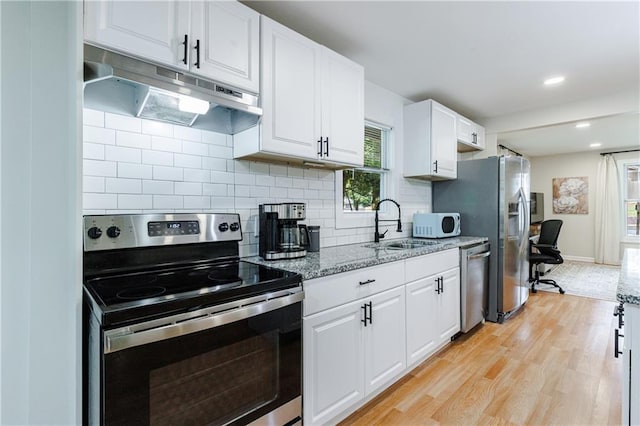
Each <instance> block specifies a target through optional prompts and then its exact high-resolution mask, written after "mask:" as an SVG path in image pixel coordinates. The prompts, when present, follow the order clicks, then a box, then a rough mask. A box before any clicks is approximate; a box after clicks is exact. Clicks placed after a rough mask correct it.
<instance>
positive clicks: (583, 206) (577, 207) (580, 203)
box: [552, 176, 589, 214]
mask: <svg viewBox="0 0 640 426" xmlns="http://www.w3.org/2000/svg"><path fill="white" fill-rule="evenodd" d="M552 181H553V182H552V184H553V213H554V214H588V213H589V177H588V176H584V177H566V178H553V179H552Z"/></svg>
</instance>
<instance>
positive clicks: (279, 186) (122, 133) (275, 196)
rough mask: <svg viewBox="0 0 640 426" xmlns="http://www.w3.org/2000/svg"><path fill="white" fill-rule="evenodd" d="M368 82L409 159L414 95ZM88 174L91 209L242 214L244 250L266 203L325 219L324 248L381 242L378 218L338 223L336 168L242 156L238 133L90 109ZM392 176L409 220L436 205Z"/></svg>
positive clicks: (372, 109) (382, 119)
mask: <svg viewBox="0 0 640 426" xmlns="http://www.w3.org/2000/svg"><path fill="white" fill-rule="evenodd" d="M365 88H366V90H365V116H366V118H367V119H372V120H375V121H377V122H379V123H381V124H385V125H388V126H391V127H393V134H394V138H395V139H396V140H395V145H394V147H395V148H394V152H393V157H394V163H395V164H402V157H401V155H402V150H401V148H402V146H401V141H402V106H403V104H404V102H406V100H404V99H403V98H401V97H399V96H397V95H395V94H393V93H391V92H389V91H387V90H385V89H382V88H380V87H378V86H375V85H373V84H369V83H367V84H366V86H365ZM83 174H84V177H83V185H84V189H83V210H84V214H105V213H142V212H237V213H239V214H240V215H241V219H242V229H243V241H242V243H241V246H240V248H241V252H240V254H241V255H242V256H250V255H255V254H257V251H258V248H257V238H256V234H257V229H256V222H255V218H256V217H257V214H258V205H259V204H262V203H271V202H287V201H303V202H305V203H307V220H306V221H305V223H307V224H309V225H320V227H321V232H320V234H321V246H322V247H326V246H333V245H341V244H350V243H358V242H366V241H372V240H373V216H372V215H370V217H369V218H368V219H366V220H364V221H363V222H362V223H360V224H359V225H358V226H356V227H350V228H344V227H342V226H340V224H339V223H338V224H336V188H335V174H334V172H332V171H327V170H318V169H312V168H308V169H305V168H302V167H298V166H286V165H282V164H269V163H264V162H254V161H246V160H234V159H233V138H232V137H231V136H227V135H222V134H218V133H214V132H208V131H202V130H198V129H192V128H188V127H183V126H174V125H170V124H165V123H160V122H154V121H151V120H144V119H138V118H135V117H127V116H121V115H115V114H111V113H105V112H101V111H95V110H89V109H85V111H84V163H83ZM393 174H394V189H393V192H394V197H395V198H396V199H397V201H398V202H399V203H400V204H401V205H402V211H403V217H404V219H405V222H407V221H408V220H410V218H411V215H412V213H413V212H414V211H416V210H418V209H422V210H426V209H428V208H430V200H431V193H430V189H431V184H430V183H428V182H424V181H414V180H408V179H404V178H402V176H401V173H400V172H399V171H398V170H396V171H395V172H394V173H393ZM391 214H392V215H393V214H394V212H391ZM338 221H339V219H338ZM388 227H389V228H392V227H393V225H392V224H389V225H388ZM403 229H404V232H403V233H401V234H398V233H395V232H394V231H393V230H391V231H390V233H389V234H388V235H389V237H402V236H409V235H411V227H410V226H409V223H406V226H405V227H404V228H403Z"/></svg>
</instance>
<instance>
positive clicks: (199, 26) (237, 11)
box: [84, 0, 260, 93]
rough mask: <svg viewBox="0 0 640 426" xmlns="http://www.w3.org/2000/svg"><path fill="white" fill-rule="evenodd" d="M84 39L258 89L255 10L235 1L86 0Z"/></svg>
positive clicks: (257, 39) (257, 21)
mask: <svg viewBox="0 0 640 426" xmlns="http://www.w3.org/2000/svg"><path fill="white" fill-rule="evenodd" d="M84 8H85V12H84V13H85V15H84V22H85V25H84V32H85V41H87V42H89V43H92V44H96V45H98V46H102V47H105V48H107V49H112V50H116V51H119V52H122V53H124V54H127V55H132V56H136V57H139V58H140V59H143V60H148V61H151V62H156V63H160V64H164V65H168V66H170V67H172V68H177V69H182V70H188V71H190V72H192V73H194V74H199V75H201V76H204V77H207V78H210V79H213V80H216V81H219V82H221V83H226V84H229V85H231V86H234V87H237V88H240V89H245V90H248V91H250V92H253V93H258V92H259V83H260V69H259V66H260V64H259V56H260V55H259V51H258V49H259V48H260V43H259V37H260V35H259V30H260V21H259V19H260V15H259V14H258V13H257V12H255V11H254V10H252V9H250V8H248V7H247V6H245V5H243V4H241V3H238V2H234V1H203V2H189V1H179V0H178V1H161V2H156V1H153V2H152V1H139V2H138V1H117V0H96V1H86V2H85V5H84Z"/></svg>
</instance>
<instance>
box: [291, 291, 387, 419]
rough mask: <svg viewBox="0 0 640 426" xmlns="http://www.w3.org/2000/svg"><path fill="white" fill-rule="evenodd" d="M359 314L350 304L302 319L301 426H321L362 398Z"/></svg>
mask: <svg viewBox="0 0 640 426" xmlns="http://www.w3.org/2000/svg"><path fill="white" fill-rule="evenodd" d="M363 312H364V310H363V309H362V303H361V302H353V303H349V304H346V305H342V306H339V307H337V308H333V309H329V310H327V311H323V312H321V313H318V314H315V315H311V316H309V317H305V318H304V319H303V339H304V340H303V341H304V349H303V361H304V375H303V383H304V384H303V386H304V419H305V423H307V424H325V423H327V421H328V420H330V419H332V418H333V417H335V416H336V415H338V414H339V413H341V412H342V411H344V410H345V409H346V408H348V407H349V406H351V405H352V404H354V403H356V402H357V401H359V400H360V399H362V398H363V397H364V367H363V364H364V351H363V340H362V339H363V336H362V329H363V328H364V327H363V324H362V322H361V320H362V319H364V313H363ZM383 317H384V316H383Z"/></svg>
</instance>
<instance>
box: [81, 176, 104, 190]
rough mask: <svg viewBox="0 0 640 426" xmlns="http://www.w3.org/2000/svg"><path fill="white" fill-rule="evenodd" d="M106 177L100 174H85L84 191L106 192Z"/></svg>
mask: <svg viewBox="0 0 640 426" xmlns="http://www.w3.org/2000/svg"><path fill="white" fill-rule="evenodd" d="M104 179H105V178H103V177H100V176H86V175H85V176H83V178H82V192H104Z"/></svg>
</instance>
